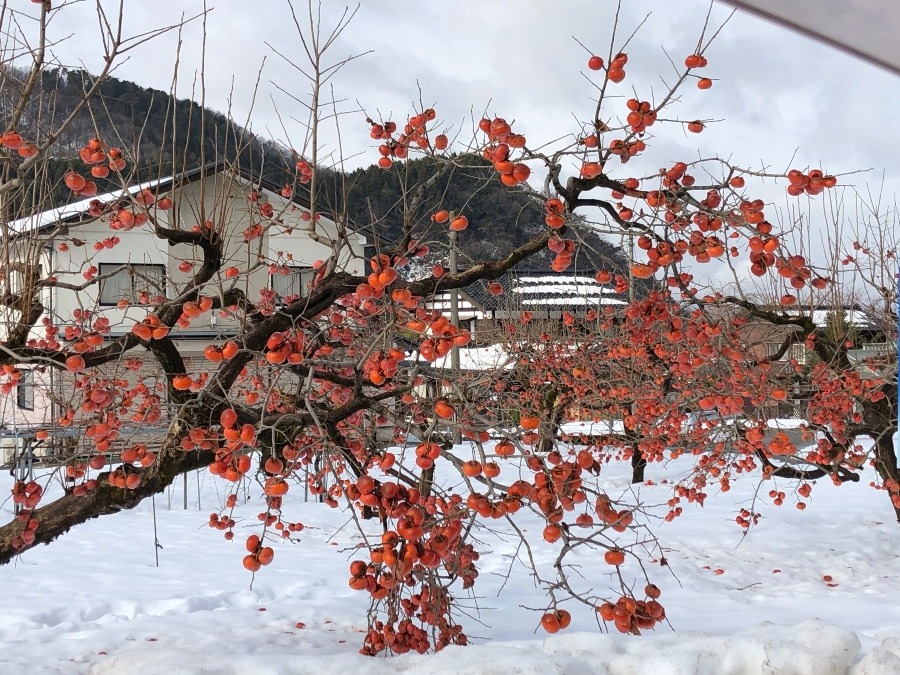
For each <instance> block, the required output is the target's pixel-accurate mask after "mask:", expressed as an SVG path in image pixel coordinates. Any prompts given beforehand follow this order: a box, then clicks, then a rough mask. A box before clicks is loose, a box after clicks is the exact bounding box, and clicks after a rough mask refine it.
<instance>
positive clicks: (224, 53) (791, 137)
mask: <svg viewBox="0 0 900 675" xmlns="http://www.w3.org/2000/svg"><path fill="white" fill-rule="evenodd" d="M110 4H113V3H110ZM125 4H126V17H125V25H126V28H127V29H130V30H131V31H133V32H142V31H145V30H148V29H150V28H153V27H157V26H160V25H162V24H165V23H167V22H171V21H174V20H176V19H177V13H180V12H182V11H183V12H185V14H187V15H189V14H191V13H192V12H196V11H199V10H201V9H202V8H203V2H202V0H177V1H176V0H127V2H126V3H125ZM295 4H296V7H297V9H298V12H300V13H301V18H302V13H303V12H305V11H306V9H305V6H304V5H305V4H304V3H303V2H302V1H301V0H298V1H297V2H296V3H295ZM623 4H624V5H625V7H624V8H623V10H622V15H621V17H620V38H619V39H620V40H621V39H622V38H624V36H626V35H627V34H629V33H630V32H631V31H632V30H633V29H634V28H635V27H636V26H637V25H638V23H640V21H641V20H642V19H643V18H644V17H645V16H646V15H648V14H649V18H648V19H647V22H646V24H645V25H644V26H643V28H642V29H641V30H640V31H639V33H638V34H637V36H636V37H635V39H634V40H633V42H632V44H631V45H629V47H628V49H627V51H628V53H629V57H630V59H629V62H628V66H627V68H626V70H627V73H628V77H627V79H626V80H625V81H624V82H623V83H622V84H620V85H617V89H616V93H622V94H623V95H629V96H630V95H631V93H632V88H634V89H635V90H636V91H637V93H638V94H639V96H640V98H644V99H649V98H651V96H652V95H654V94H655V95H656V96H659V95H660V94H661V92H663V91H664V85H663V83H662V80H661V77H662V78H664V79H665V80H667V81H670V80H671V79H672V73H673V71H672V68H671V66H670V65H669V63H668V61H667V59H666V55H665V52H664V50H665V51H667V52H668V53H669V54H670V55H671V57H672V59H673V60H674V61H675V62H676V63H678V64H679V65H681V64H682V63H683V60H684V57H685V56H686V55H688V54H690V53H692V52H693V51H694V47H695V45H696V41H697V38H698V36H699V32H700V30H701V28H702V25H703V21H704V17H705V15H706V12H707V9H708V3H707V2H704V1H703V0H681V1H680V2H677V3H676V2H671V0H627V2H625V3H623ZM208 5H209V6H210V7H213V9H212V11H211V12H210V13H209V15H208V17H207V37H206V67H205V79H206V103H207V105H209V106H210V107H212V108H215V109H217V110H220V111H225V110H226V109H229V108H230V109H231V111H232V113H233V115H234V117H235V118H236V119H237V120H238V121H243V120H245V119H246V118H247V116H248V114H249V112H250V103H251V98H252V91H253V88H254V85H255V82H256V79H257V76H258V74H259V72H260V68H262V75H261V85H260V88H259V95H258V97H257V101H256V104H255V108H254V110H253V113H252V115H251V116H250V119H251V124H250V126H251V127H252V129H253V130H254V131H255V132H257V133H259V134H262V135H265V136H269V137H272V138H276V139H278V140H282V141H283V140H285V137H286V136H287V137H288V139H289V140H290V141H291V142H293V144H294V145H298V144H299V139H300V138H301V136H302V133H301V132H300V130H299V129H300V127H299V126H298V125H297V124H296V123H294V122H292V121H291V118H292V117H298V118H302V117H303V112H302V110H301V108H300V106H299V105H298V104H297V103H296V102H294V101H292V100H291V98H290V97H289V96H287V95H285V94H283V93H281V92H279V91H278V87H280V88H282V89H284V90H286V91H288V92H290V93H291V94H293V95H294V96H296V97H298V98H304V97H305V94H306V93H307V87H306V86H305V83H304V82H303V79H302V77H301V76H300V75H299V74H298V73H297V72H296V71H295V70H294V69H293V68H292V66H291V65H290V64H288V63H287V62H286V61H285V60H284V59H283V58H282V57H281V56H279V55H277V54H276V53H275V52H274V51H273V49H272V48H271V47H274V48H276V49H277V50H278V51H280V52H281V53H282V54H284V55H287V56H289V57H291V58H294V59H296V60H297V61H298V62H300V61H302V59H303V50H302V45H301V43H300V41H299V39H298V37H297V33H296V30H295V28H294V26H293V23H292V21H291V18H290V13H289V11H288V9H287V2H286V0H255V1H254V2H250V1H249V0H218V2H215V1H214V0H209V2H208ZM322 5H323V14H324V18H323V21H322V24H323V26H330V25H333V23H334V21H335V19H336V18H337V17H338V16H339V15H340V13H341V12H343V10H344V8H345V7H346V4H345V3H343V2H335V1H333V0H323V2H322ZM354 6H355V5H354ZM35 7H36V6H35ZM168 8H171V11H170V12H169V14H166V10H167V9H168ZM28 10H29V11H31V8H30V7H29V8H28ZM63 12H64V14H60V16H59V17H58V18H57V19H56V21H55V22H54V24H53V30H52V34H53V35H54V36H56V37H59V36H62V35H64V34H68V33H70V32H74V33H75V34H76V35H78V36H81V37H79V39H74V38H73V39H71V40H68V41H66V42H64V43H62V44H60V45H59V46H58V47H57V48H56V52H57V54H58V55H59V57H60V58H61V59H62V60H63V61H64V62H65V63H66V64H68V65H70V66H77V65H79V63H83V64H84V65H85V66H86V67H88V68H89V69H90V70H93V71H96V70H98V68H99V60H98V57H97V50H96V48H95V47H96V40H95V39H91V38H90V37H85V36H96V35H97V28H96V19H95V16H94V13H93V1H92V0H90V1H88V2H83V3H80V4H75V5H72V6H69V7H64V8H63ZM730 12H731V9H730V8H729V7H727V6H725V5H720V4H718V3H716V4H715V5H714V7H713V12H712V20H711V21H712V24H713V25H718V24H721V22H722V21H724V20H725V19H726V18H727V17H728V15H729V14H730ZM614 13H615V2H613V1H612V0H569V1H566V2H558V3H553V4H552V5H551V4H550V3H547V2H544V1H542V0H517V1H516V2H508V1H494V2H486V1H485V0H452V1H443V2H438V1H433V2H420V1H418V0H363V1H362V3H361V5H360V8H359V11H358V13H357V15H356V17H355V18H354V20H353V21H352V23H351V24H350V26H349V27H348V28H347V30H346V31H345V32H344V33H343V35H342V36H341V39H340V40H339V41H338V42H337V43H336V44H335V45H334V46H333V47H332V50H331V51H330V52H329V53H328V56H327V58H326V61H327V62H329V63H331V62H334V61H336V60H340V59H342V58H344V57H346V56H350V55H354V54H360V53H363V52H367V51H369V50H371V53H370V54H367V55H365V56H363V57H361V58H359V59H357V60H355V61H353V62H352V63H349V64H348V65H347V66H346V68H345V69H344V70H343V71H342V72H341V73H340V74H338V75H337V76H336V77H335V78H334V80H333V84H334V91H335V95H336V96H337V97H338V98H341V99H344V100H345V103H344V104H342V108H343V109H344V110H353V109H356V108H357V105H356V102H357V101H358V103H359V105H361V106H362V107H363V108H365V110H366V112H367V113H368V114H369V115H371V116H372V117H377V116H378V113H379V111H380V113H381V114H382V115H383V116H384V117H385V118H388V117H389V116H393V118H394V119H397V120H399V119H400V118H401V116H403V115H405V114H408V113H409V111H410V109H411V107H412V105H413V104H414V103H417V102H418V99H419V96H420V93H419V90H420V89H421V97H422V100H423V101H424V103H425V104H426V105H434V107H435V108H436V109H437V111H438V114H439V119H440V120H442V121H443V122H444V123H445V124H446V125H447V126H448V127H449V128H453V129H457V130H458V129H460V128H462V129H464V130H466V129H470V128H471V122H470V118H471V115H472V113H473V112H474V114H475V115H476V117H479V116H480V115H481V113H482V111H484V110H485V109H486V110H487V111H488V112H489V113H491V114H496V115H501V116H504V117H507V118H508V119H512V118H515V120H516V127H515V128H516V129H517V130H520V131H521V133H524V134H525V135H526V136H527V137H528V140H529V145H537V143H538V142H539V141H549V140H552V139H554V138H557V137H560V136H564V135H566V134H572V133H574V132H576V131H577V129H578V126H577V124H576V123H575V121H574V118H578V119H579V120H585V119H588V118H589V117H590V115H591V114H592V111H593V103H592V101H591V97H592V95H593V89H592V86H591V85H590V84H589V82H588V81H587V80H586V79H585V76H584V74H586V73H588V71H587V69H586V67H585V66H586V60H587V57H588V53H587V52H586V51H585V50H584V48H583V47H581V46H580V45H579V44H578V42H576V40H575V39H574V38H577V39H578V40H579V41H581V42H582V43H584V44H585V45H587V46H589V47H590V48H591V49H592V50H594V51H595V52H596V53H598V54H601V55H605V54H606V53H607V51H608V49H609V35H610V28H611V25H612V20H613V17H614ZM202 37H203V33H202V26H201V25H200V23H199V22H196V23H195V24H192V25H191V26H188V27H186V28H185V29H184V31H183V34H182V51H181V56H180V58H181V65H180V71H179V80H180V83H181V84H180V86H179V94H180V95H181V96H189V95H191V83H192V81H193V80H194V78H195V73H197V72H198V71H199V69H200V59H201V55H202V49H201V47H202ZM266 43H268V44H269V45H271V47H270V46H267V44H266ZM175 51H176V50H175V36H174V35H169V36H166V37H164V38H162V39H160V40H158V41H155V42H153V43H151V44H148V45H146V46H143V47H141V48H139V49H137V50H135V51H134V52H133V53H132V54H131V58H130V59H129V60H128V62H126V63H124V64H123V65H122V66H121V67H120V68H119V70H118V71H117V75H118V76H119V77H121V78H124V79H129V80H133V81H135V82H138V83H140V84H142V85H145V86H152V87H155V88H159V89H164V90H168V89H169V88H170V82H171V79H172V73H173V69H174V62H175ZM708 57H709V66H708V68H707V69H706V71H707V72H706V73H705V74H706V75H708V76H709V77H713V78H716V81H715V84H714V86H713V87H712V89H710V90H708V91H699V90H697V89H696V88H694V87H688V88H686V89H685V94H684V96H683V100H682V102H681V103H680V104H679V105H678V106H677V109H676V110H675V112H677V114H678V115H679V117H681V118H682V119H693V118H713V119H720V120H722V121H721V122H718V123H716V124H714V125H711V126H710V127H709V128H708V129H707V130H706V131H705V132H704V133H703V134H700V135H699V136H695V135H690V138H688V137H687V135H685V134H683V133H681V132H680V131H678V130H677V129H675V128H674V127H673V128H672V129H670V130H669V131H668V132H665V133H664V134H663V135H664V136H665V138H664V139H661V140H660V141H659V142H657V144H656V147H655V150H653V155H652V157H653V159H652V161H653V162H654V163H656V166H662V165H664V164H671V163H672V162H674V161H677V160H686V161H690V159H692V158H697V157H700V156H703V157H709V156H712V155H714V154H718V155H719V156H725V157H729V158H730V159H731V160H732V161H733V162H734V163H736V164H740V165H745V166H749V167H757V168H758V167H760V166H762V165H763V164H765V165H768V166H770V167H771V168H773V169H775V170H786V169H787V168H789V167H791V166H795V167H798V168H805V167H809V166H821V167H822V168H823V169H825V170H826V171H827V172H832V173H843V172H848V171H855V170H859V169H872V171H870V172H869V173H866V174H861V175H854V176H852V177H848V178H845V179H843V180H842V182H843V183H847V182H852V183H853V184H856V185H861V186H864V185H865V184H867V183H868V184H870V185H871V186H873V187H874V188H875V189H880V187H881V183H882V176H884V183H885V192H886V193H887V194H889V195H890V196H891V199H893V194H894V193H896V192H897V188H898V186H900V162H898V159H897V153H898V148H900V125H898V124H896V122H895V119H896V114H897V113H896V111H897V109H898V107H900V106H898V103H900V78H898V77H897V76H895V75H892V74H890V73H887V72H885V71H882V70H880V69H878V68H877V67H875V66H872V65H869V64H867V63H864V62H862V61H858V60H856V59H855V58H853V57H851V56H847V55H845V54H842V53H840V52H837V51H835V50H833V49H830V48H828V47H826V46H823V45H820V44H817V43H816V42H814V41H812V40H810V39H808V38H805V37H802V36H799V35H796V34H793V33H791V32H790V31H788V30H786V29H784V28H780V27H778V26H774V25H770V24H767V23H765V22H764V21H762V20H760V19H757V18H755V17H752V16H749V15H747V14H743V13H741V12H738V13H737V14H735V16H734V17H733V18H732V19H731V21H730V22H729V23H728V25H727V26H726V27H725V28H724V29H723V31H722V32H721V34H720V36H719V38H718V39H717V40H716V41H715V42H714V44H713V45H712V47H711V48H710V49H709V51H708ZM264 60H265V65H264V67H263V61H264ZM276 85H277V86H276ZM620 107H621V106H620ZM276 111H277V112H276ZM278 113H280V116H281V120H282V121H283V122H284V123H285V127H286V132H287V134H286V133H285V131H283V130H282V129H281V123H282V122H280V121H279V115H278ZM367 132H368V128H367V126H366V124H365V122H364V115H363V114H362V113H352V114H348V115H347V116H345V117H343V119H342V140H343V145H344V155H345V156H349V157H350V159H349V165H350V166H357V165H361V164H370V163H372V162H373V161H375V160H376V159H377V154H375V152H374V146H373V144H372V142H371V141H370V140H369V138H368V134H367ZM331 149H332V150H334V143H333V139H332V142H331ZM358 153H365V154H358ZM795 153H796V157H795V159H794V160H793V163H790V162H791V158H792V157H794V156H795ZM769 189H770V190H771V191H770V192H769V193H768V194H770V195H771V198H772V199H773V200H776V199H783V194H784V193H783V187H780V188H778V189H775V188H769Z"/></svg>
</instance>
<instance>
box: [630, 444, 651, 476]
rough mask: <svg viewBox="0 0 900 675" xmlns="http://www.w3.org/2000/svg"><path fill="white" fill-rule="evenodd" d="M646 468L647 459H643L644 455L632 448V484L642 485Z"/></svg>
mask: <svg viewBox="0 0 900 675" xmlns="http://www.w3.org/2000/svg"><path fill="white" fill-rule="evenodd" d="M646 468H647V459H646V457H644V454H643V453H642V452H641V451H640V450H638V449H637V448H634V449H633V451H632V453H631V482H632V483H643V482H644V469H646Z"/></svg>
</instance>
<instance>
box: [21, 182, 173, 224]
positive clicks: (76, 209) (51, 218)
mask: <svg viewBox="0 0 900 675" xmlns="http://www.w3.org/2000/svg"><path fill="white" fill-rule="evenodd" d="M172 180H173V177H172V176H167V177H166V178H161V179H158V180H152V181H146V182H144V183H138V184H137V185H132V186H131V187H129V188H125V189H120V190H114V191H112V192H105V193H103V194H99V195H96V196H94V197H88V198H87V199H80V200H79V201H77V202H71V203H69V204H65V205H64V206H58V207H56V208H54V209H47V210H46V211H41V212H40V213H35V214H32V215H30V216H26V217H25V218H19V219H18V220H14V221H12V222H11V223H10V224H9V227H10V229H11V230H12V231H13V232H17V233H23V232H32V231H34V230H42V229H44V228H47V227H51V226H53V225H56V224H57V223H62V222H65V221H67V220H72V219H76V218H79V217H81V216H83V215H84V214H85V213H87V212H88V209H90V206H91V202H94V201H98V202H100V204H102V205H104V206H105V205H106V204H111V203H112V202H115V201H118V200H120V199H123V198H125V197H131V196H134V195H136V194H138V193H139V192H141V190H146V189H158V188H160V187H164V186H167V185H170V184H171V183H172Z"/></svg>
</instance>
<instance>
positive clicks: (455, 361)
mask: <svg viewBox="0 0 900 675" xmlns="http://www.w3.org/2000/svg"><path fill="white" fill-rule="evenodd" d="M458 243H459V233H458V232H457V231H456V230H450V274H454V275H455V274H456V273H457V272H458V271H459V260H458V258H457V250H456V249H457V244H458ZM450 323H452V324H453V325H454V326H456V327H457V328H459V290H458V289H456V288H454V289H452V290H451V291H450ZM450 370H451V372H452V373H453V382H454V385H455V384H456V383H457V382H459V371H460V364H459V347H458V346H456V344H455V343H454V345H453V349H451V350H450ZM461 442H462V436H461V434H460V432H459V427H458V426H454V427H453V443H454V445H456V444H458V443H461Z"/></svg>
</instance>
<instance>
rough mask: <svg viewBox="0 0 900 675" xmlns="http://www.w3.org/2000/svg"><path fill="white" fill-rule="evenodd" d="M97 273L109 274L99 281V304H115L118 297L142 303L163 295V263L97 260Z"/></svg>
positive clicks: (164, 288)
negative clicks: (130, 263) (101, 261)
mask: <svg viewBox="0 0 900 675" xmlns="http://www.w3.org/2000/svg"><path fill="white" fill-rule="evenodd" d="M117 269H118V272H116V270H117ZM113 272H115V274H112V273H113ZM99 273H100V276H101V277H103V276H105V275H107V274H112V276H111V277H108V278H105V279H101V280H100V304H101V305H107V306H109V305H115V304H118V302H119V301H120V300H127V301H128V302H130V303H132V304H138V305H146V304H150V303H152V302H153V301H155V300H157V299H160V298H165V295H166V267H165V265H145V264H134V265H126V263H100V265H99Z"/></svg>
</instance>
